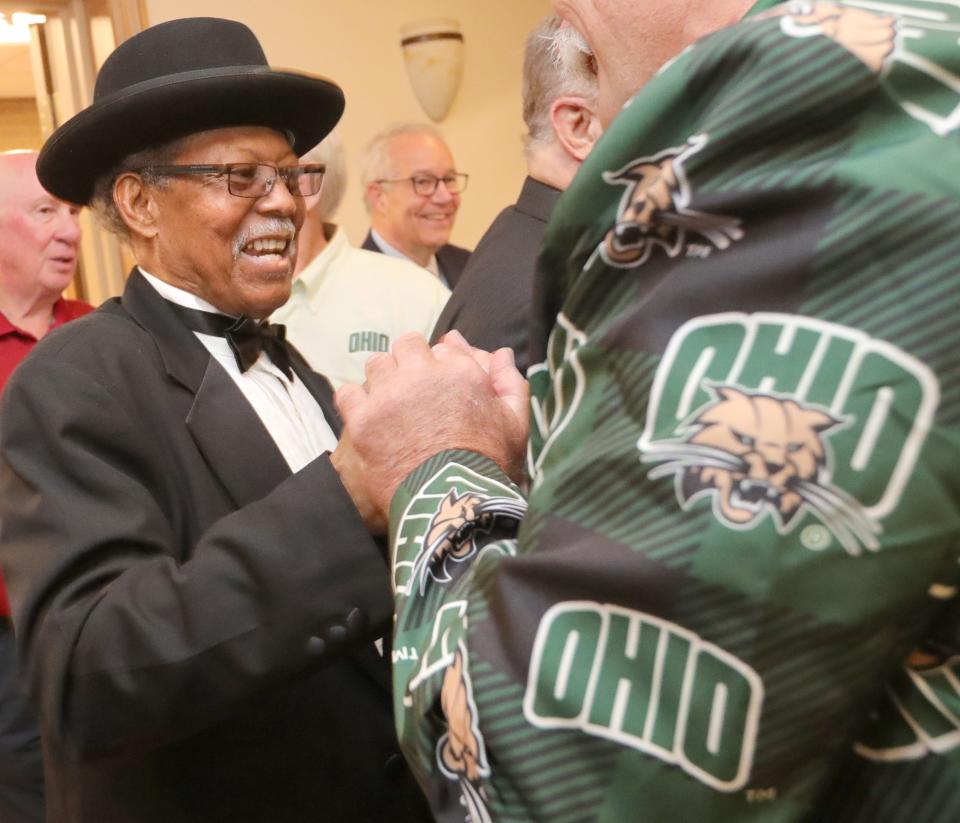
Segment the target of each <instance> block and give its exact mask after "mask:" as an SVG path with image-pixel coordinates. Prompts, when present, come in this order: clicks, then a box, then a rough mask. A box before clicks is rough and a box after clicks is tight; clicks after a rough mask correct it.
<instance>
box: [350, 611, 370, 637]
mask: <svg viewBox="0 0 960 823" xmlns="http://www.w3.org/2000/svg"><path fill="white" fill-rule="evenodd" d="M346 624H347V631H348V632H350V634H351V635H353V636H356V635H358V634H360V633H361V632H362V631H363V630H364V629H365V628H366V627H367V615H366V614H364V613H363V612H362V611H361V610H360V609H351V610H350V613H349V614H348V615H347V619H346Z"/></svg>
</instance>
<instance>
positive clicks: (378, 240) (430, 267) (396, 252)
mask: <svg viewBox="0 0 960 823" xmlns="http://www.w3.org/2000/svg"><path fill="white" fill-rule="evenodd" d="M370 237H371V238H373V242H374V244H376V246H377V248H379V249H380V251H382V252H383V253H384V254H388V255H390V257H399V258H401V259H402V260H409V261H410V262H411V263H414V264H415V265H417V266H420V264H419V263H417V261H416V260H413V259H412V258H410V257H407V255H405V254H404V253H403V252H402V251H400V249H395V248H394V247H393V246H391V245H390V244H389V243H388V242H387V241H386V240H384V239H383V238H382V237H381V236H380V235H379V234H378V233H377V230H376V229H375V228H373V227H372V226H371V227H370ZM420 268H422V269H426V270H427V271H428V272H430V274H432V275H433V276H434V277H438V278H440V282H441V283H443V285H444V286H446V287H447V288H449V287H450V284H449V283H448V282H447V278H446V277H444V276H443V273H442V272H441V271H440V264H439V263H438V262H437V255H435V254H431V255H430V259H429V260H428V261H427V265H426V266H420Z"/></svg>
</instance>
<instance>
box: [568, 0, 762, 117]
mask: <svg viewBox="0 0 960 823" xmlns="http://www.w3.org/2000/svg"><path fill="white" fill-rule="evenodd" d="M754 2H755V0H658V2H656V3H637V2H635V0H553V7H554V9H555V10H556V12H557V14H559V15H560V17H561V18H563V19H564V20H565V21H566V22H567V23H568V24H569V25H571V26H573V27H574V28H575V29H577V31H579V32H580V33H581V34H582V35H583V36H584V39H585V40H586V41H587V44H588V45H589V46H590V48H591V50H592V51H593V54H594V57H595V58H596V61H597V82H598V87H599V97H598V105H599V110H600V112H599V113H600V118H601V120H602V121H603V123H604V125H609V124H610V121H611V120H613V118H614V117H616V115H617V114H618V112H619V111H620V109H621V108H622V106H623V104H624V103H626V102H627V100H628V99H629V98H630V97H631V96H632V95H633V94H634V93H635V92H637V91H638V90H639V89H641V88H643V86H644V85H645V84H646V83H647V81H648V80H649V79H650V78H651V77H653V75H654V74H655V73H656V72H657V70H658V69H659V68H660V67H661V66H662V65H663V64H664V63H666V62H667V61H668V60H670V59H672V58H674V57H676V56H677V55H678V54H679V53H680V52H681V51H683V50H684V49H685V48H686V47H687V46H689V45H690V44H691V43H693V42H694V41H696V40H699V39H700V38H701V37H705V36H706V35H708V34H711V33H712V32H714V31H717V30H718V29H721V28H723V27H724V26H729V25H731V24H733V23H735V22H737V21H738V20H740V19H741V18H742V17H743V16H744V15H745V14H746V13H747V12H748V11H749V10H750V7H751V6H752V5H753V4H754Z"/></svg>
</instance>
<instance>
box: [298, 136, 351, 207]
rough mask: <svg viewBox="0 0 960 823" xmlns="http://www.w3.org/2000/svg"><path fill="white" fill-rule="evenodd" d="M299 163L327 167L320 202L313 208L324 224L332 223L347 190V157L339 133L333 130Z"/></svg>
mask: <svg viewBox="0 0 960 823" xmlns="http://www.w3.org/2000/svg"><path fill="white" fill-rule="evenodd" d="M300 162H301V163H305V164H306V163H323V164H324V165H325V166H326V167H327V170H326V172H325V173H324V175H323V188H321V189H320V200H319V201H318V202H317V205H316V206H315V207H314V208H315V209H316V213H317V215H318V216H319V217H320V219H321V220H322V221H323V222H324V223H332V222H333V216H334V215H335V214H336V213H337V209H338V208H340V203H341V202H342V201H343V194H344V192H345V191H346V189H347V155H346V152H345V151H344V148H343V140H342V138H341V137H340V132H339V131H337V130H336V129H334V130H333V131H332V132H330V134H328V135H327V136H326V137H325V138H324V139H323V141H322V142H321V143H318V144H317V145H316V146H314V147H313V148H312V149H310V151H308V152H307V153H306V154H305V155H303V157H301V158H300Z"/></svg>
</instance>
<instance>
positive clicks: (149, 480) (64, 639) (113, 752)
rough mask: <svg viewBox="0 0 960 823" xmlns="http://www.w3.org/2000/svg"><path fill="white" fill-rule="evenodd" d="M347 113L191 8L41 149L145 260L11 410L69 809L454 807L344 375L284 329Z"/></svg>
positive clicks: (301, 811) (52, 770)
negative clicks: (362, 485) (394, 604)
mask: <svg viewBox="0 0 960 823" xmlns="http://www.w3.org/2000/svg"><path fill="white" fill-rule="evenodd" d="M342 110H343V96H342V93H341V91H340V89H339V88H338V87H337V86H335V85H333V84H332V83H329V82H327V81H325V80H321V79H317V78H313V77H309V76H306V75H301V74H293V73H284V72H278V71H272V70H271V69H270V68H269V67H268V65H267V63H266V59H265V57H264V54H263V51H262V49H261V48H260V45H259V43H258V42H257V40H256V38H255V37H254V35H253V33H252V32H250V31H249V29H247V28H246V27H245V26H242V25H241V24H239V23H235V22H231V21H226V20H216V19H187V20H176V21H172V22H169V23H165V24H162V25H158V26H155V27H153V28H151V29H148V30H147V31H145V32H143V33H141V34H139V35H137V36H135V37H133V38H132V39H130V40H128V41H127V42H125V43H124V44H123V45H122V46H120V48H118V49H117V50H116V51H115V52H114V53H113V55H111V57H110V58H109V59H108V61H107V62H106V64H105V65H104V67H103V69H102V71H101V73H100V75H99V77H98V80H97V86H96V91H95V95H94V103H93V105H92V106H90V107H89V108H88V109H86V110H84V111H82V112H81V113H80V114H78V115H77V116H76V117H74V118H73V119H72V120H70V121H68V122H67V123H66V124H64V125H63V126H62V127H61V128H60V129H59V130H58V131H57V132H56V133H55V134H54V135H53V136H52V137H51V138H50V140H49V141H48V142H47V144H46V146H45V147H44V149H43V151H42V153H41V156H40V159H39V163H38V173H39V176H40V179H41V181H42V182H43V183H44V185H45V186H46V188H48V189H49V190H50V191H51V192H52V193H54V194H55V195H56V196H57V197H60V198H63V199H65V200H68V201H71V202H75V203H84V204H87V203H91V204H92V205H93V206H94V208H95V209H97V210H98V211H99V212H100V214H101V217H103V219H104V220H105V221H106V222H107V223H108V224H110V225H112V226H113V227H114V228H115V229H116V230H117V231H119V232H121V233H122V234H123V235H124V236H125V237H126V239H127V240H128V242H129V244H130V246H131V248H132V250H133V253H134V256H135V258H136V260H137V263H138V267H137V268H136V269H134V271H133V272H132V273H131V275H130V278H129V281H128V283H127V286H126V289H125V291H124V294H123V296H122V297H121V298H120V299H117V300H111V301H108V302H107V303H105V304H104V305H103V306H102V307H101V308H100V309H99V310H98V311H96V312H95V313H93V314H91V315H89V316H88V317H87V318H85V319H84V320H83V321H80V322H77V323H75V324H71V326H68V327H66V328H65V329H63V330H58V331H55V332H53V333H51V334H50V335H48V336H47V337H45V338H44V340H43V341H41V343H40V344H39V345H38V346H37V347H36V349H35V350H34V353H33V354H32V355H31V356H30V357H29V358H28V360H27V361H26V362H25V363H24V364H23V366H22V368H21V369H20V370H19V371H18V373H17V374H16V376H15V377H14V378H13V380H12V381H11V382H10V383H9V384H8V387H7V391H6V396H5V398H4V401H5V402H4V405H3V407H2V418H3V428H2V435H0V522H2V527H0V560H2V562H3V564H4V567H5V569H6V571H7V572H8V574H9V581H10V587H11V591H12V600H13V604H14V611H15V618H16V628H17V632H18V640H19V644H20V652H21V657H22V661H23V668H24V671H25V673H26V676H27V680H28V686H29V690H30V692H31V695H32V698H33V701H34V703H35V705H36V708H37V710H38V714H39V717H40V720H41V729H42V735H43V741H44V749H45V763H46V767H47V794H48V807H49V815H50V819H51V820H54V821H57V823H68V821H91V823H120V822H121V821H124V823H127V822H129V823H134V821H135V823H152V822H153V821H156V823H161V821H162V823H173V821H196V823H200V821H203V823H213V822H214V821H224V823H226V822H227V821H230V823H241V821H242V822H243V823H253V821H263V823H268V821H269V823H283V822H284V821H290V823H293V821H296V823H302V822H303V821H305V820H309V819H315V820H316V819H323V820H330V821H337V822H338V823H345V821H381V820H391V821H407V820H421V819H427V814H426V812H425V805H424V803H423V799H422V797H421V795H420V794H419V790H418V789H417V788H416V787H415V785H414V783H413V781H412V779H411V778H410V776H409V774H408V773H407V772H406V769H405V766H404V765H403V762H402V760H401V758H400V756H399V755H398V754H397V753H396V747H395V742H394V733H393V721H392V716H391V710H390V693H389V661H388V660H387V659H385V658H384V657H383V656H382V655H381V654H380V653H378V650H377V646H376V641H377V640H378V638H381V637H383V636H384V635H385V634H387V635H388V634H389V631H390V618H391V598H390V587H389V581H388V573H387V567H386V564H385V560H384V557H383V556H382V554H381V552H380V550H379V549H378V546H377V544H376V542H375V541H374V539H373V538H372V537H371V536H370V534H369V533H368V531H367V530H366V528H365V527H364V525H363V520H362V519H361V517H360V515H359V514H358V512H357V510H356V508H355V506H354V503H353V502H352V500H351V498H350V496H349V495H348V494H347V492H346V491H345V490H344V488H343V486H342V485H341V482H340V480H339V477H338V475H337V472H336V471H335V469H334V468H333V467H332V465H331V462H330V458H329V451H330V450H331V449H333V448H334V447H335V444H336V436H337V432H338V430H339V422H338V419H337V415H336V412H335V410H334V408H333V406H332V405H331V402H330V392H329V386H328V384H327V383H326V381H325V380H324V379H323V378H320V377H319V376H318V375H315V374H313V373H312V372H311V371H310V370H309V369H308V368H307V367H306V365H305V363H304V361H303V360H302V359H301V358H300V357H299V355H298V354H297V353H296V352H295V351H294V350H292V349H290V348H289V347H288V346H287V345H286V343H285V341H284V339H283V333H282V329H278V328H277V327H274V326H270V325H269V324H267V323H265V322H262V321H263V320H264V318H266V317H268V316H269V315H270V313H271V312H273V310H274V309H276V308H277V307H278V306H280V305H281V304H282V303H283V302H284V301H285V300H286V299H287V296H288V294H289V290H290V282H291V277H292V275H293V270H294V264H295V259H296V234H297V230H298V228H299V227H300V225H301V223H302V220H303V215H304V206H303V197H304V196H305V195H309V194H312V193H315V192H316V191H317V190H318V187H319V186H320V184H321V180H322V176H323V169H322V167H318V166H301V165H298V161H297V157H298V156H299V155H302V154H303V153H304V152H305V151H306V150H307V149H309V148H311V147H312V146H313V145H314V144H315V143H317V142H318V141H319V140H320V139H322V138H323V136H324V135H325V134H326V133H327V132H328V131H329V130H330V129H331V128H332V127H333V125H334V124H335V123H336V121H337V119H338V118H339V117H340V114H341V112H342Z"/></svg>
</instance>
